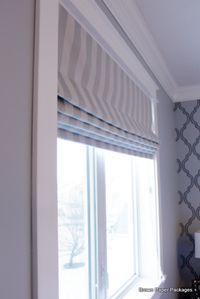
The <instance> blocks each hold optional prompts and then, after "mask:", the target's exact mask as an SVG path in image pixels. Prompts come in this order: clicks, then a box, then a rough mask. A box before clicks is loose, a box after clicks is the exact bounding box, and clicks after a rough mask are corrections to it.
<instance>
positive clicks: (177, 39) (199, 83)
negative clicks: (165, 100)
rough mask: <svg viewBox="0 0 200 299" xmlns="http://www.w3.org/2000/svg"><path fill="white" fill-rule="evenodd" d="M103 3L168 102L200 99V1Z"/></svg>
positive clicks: (173, 0)
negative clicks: (163, 92)
mask: <svg viewBox="0 0 200 299" xmlns="http://www.w3.org/2000/svg"><path fill="white" fill-rule="evenodd" d="M104 2H105V3H106V5H107V6H108V8H109V9H110V11H111V12H112V13H113V15H114V16H115V18H116V19H117V20H118V22H119V23H120V25H121V26H122V28H123V29H124V31H125V32H126V34H127V35H128V36H129V38H130V39H131V40H132V42H133V44H134V45H135V46H136V48H137V49H138V51H139V52H140V54H141V55H142V56H143V58H144V60H145V61H146V63H147V64H148V65H149V67H150V68H151V70H152V72H153V73H154V75H155V76H156V77H157V79H158V80H159V81H160V83H161V85H162V86H163V88H164V89H165V90H166V92H167V93H168V95H169V96H170V97H171V98H172V100H173V101H186V100H193V99H197V98H200V0H166V1H164V0H125V1H121V0H114V1H113V0H104ZM122 2H123V3H122Z"/></svg>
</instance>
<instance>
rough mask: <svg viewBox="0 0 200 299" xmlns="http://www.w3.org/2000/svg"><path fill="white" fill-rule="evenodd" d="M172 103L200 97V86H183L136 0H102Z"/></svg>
mask: <svg viewBox="0 0 200 299" xmlns="http://www.w3.org/2000/svg"><path fill="white" fill-rule="evenodd" d="M103 2H104V3H105V5H106V6H107V8H108V9H109V10H110V12H111V13H112V14H113V16H114V17H115V19H116V20H117V22H118V23H119V24H120V26H121V27H122V28H123V30H124V32H125V33H126V35H127V36H128V38H129V39H130V40H131V42H132V43H133V45H134V46H135V48H136V49H137V51H138V52H139V53H140V55H141V56H142V58H143V59H144V61H145V63H146V64H147V65H148V67H149V68H150V70H151V71H152V73H153V74H154V76H155V77H156V79H157V80H158V81H159V83H160V84H161V86H162V87H163V89H164V90H165V91H166V93H167V94H168V96H169V97H170V98H171V100H172V101H173V102H177V101H189V100H194V99H197V98H200V86H186V87H180V86H178V84H177V83H176V81H175V80H174V78H173V76H172V74H171V73H170V71H169V69H168V67H167V64H166V62H165V60H164V58H163V56H162V54H161V52H160V50H159V49H158V47H157V45H156V42H155V40H154V37H153V36H152V34H151V32H150V31H149V29H148V28H147V25H146V23H145V20H144V18H143V16H142V14H141V12H140V10H139V8H138V6H137V4H136V3H135V2H134V1H133V0H126V1H121V0H115V1H113V0H103Z"/></svg>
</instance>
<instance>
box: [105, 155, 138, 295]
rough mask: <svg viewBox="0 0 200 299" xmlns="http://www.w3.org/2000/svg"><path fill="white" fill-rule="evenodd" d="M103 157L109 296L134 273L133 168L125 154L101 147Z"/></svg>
mask: <svg viewBox="0 0 200 299" xmlns="http://www.w3.org/2000/svg"><path fill="white" fill-rule="evenodd" d="M104 158H105V178H106V223H107V271H108V276H109V289H108V295H109V296H111V295H113V294H114V293H115V292H116V291H117V290H118V289H119V288H120V287H121V286H123V284H125V283H126V281H127V280H129V279H130V278H131V277H132V276H133V275H134V274H135V269H134V255H135V252H134V242H133V237H134V229H133V228H134V226H133V194H132V168H131V157H130V156H128V155H124V154H119V153H113V152H109V151H104ZM119 269H120V270H119Z"/></svg>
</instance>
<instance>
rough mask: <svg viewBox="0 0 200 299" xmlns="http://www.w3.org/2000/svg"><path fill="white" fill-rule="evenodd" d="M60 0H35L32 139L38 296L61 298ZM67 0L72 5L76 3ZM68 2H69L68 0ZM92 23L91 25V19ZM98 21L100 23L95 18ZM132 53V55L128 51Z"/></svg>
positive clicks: (149, 86) (147, 85)
mask: <svg viewBox="0 0 200 299" xmlns="http://www.w3.org/2000/svg"><path fill="white" fill-rule="evenodd" d="M58 2H59V0H36V12H35V49H34V53H35V57H34V88H33V138H32V297H33V299H58V249H57V242H55V240H57V202H56V200H55V199H56V145H57V101H56V99H57V52H58V47H57V45H58V5H59V3H58ZM68 2H69V3H70V5H71V7H72V2H71V1H68ZM90 2H91V1H89V0H87V5H89V3H90ZM92 2H93V1H92ZM75 3H76V7H75V8H76V9H75V11H76V13H77V15H76V19H77V18H78V16H79V18H80V20H83V14H81V10H82V4H83V3H82V0H81V1H79V0H74V1H73V4H75ZM81 3H82V4H81ZM87 5H86V3H85V2H84V10H83V11H84V13H86V14H85V15H84V20H86V21H88V20H87V18H89V17H91V16H93V14H90V10H87ZM64 6H66V2H65V4H64ZM92 7H93V9H94V8H95V5H94V3H93V4H92ZM68 9H69V8H68ZM96 9H97V7H96ZM72 10H73V9H72ZM98 20H99V17H98ZM102 20H103V19H102ZM102 22H104V21H102ZM89 24H90V25H92V24H91V20H90V22H89ZM93 26H94V27H95V23H94V24H93ZM100 27H101V24H99V28H100ZM101 28H102V29H101V36H102V37H103V36H104V35H105V32H107V30H108V28H107V27H106V30H104V29H103V28H105V26H103V27H101ZM110 28H111V27H110ZM95 29H96V28H95ZM99 33H100V32H99ZM102 34H103V35H102ZM114 35H115V40H116V41H117V39H116V38H117V36H118V37H119V35H118V34H116V32H115V33H114ZM109 40H110V41H111V40H112V39H110V38H109V37H108V36H107V37H106V41H109ZM120 40H121V37H120V38H119V40H118V44H120ZM124 45H125V44H124V42H123V47H125V48H123V49H121V54H120V53H117V55H119V56H122V54H123V56H124V51H129V50H130V49H129V50H128V49H127V48H126V46H124ZM115 49H118V47H115ZM132 54H133V53H132ZM128 57H130V56H129V55H128ZM132 58H133V56H132ZM130 61H134V68H135V67H136V66H137V67H136V68H135V72H136V71H137V70H139V72H137V73H138V74H139V77H134V76H135V75H136V73H135V74H134V73H133V77H134V79H135V80H136V81H137V83H138V84H139V83H140V84H139V85H141V86H142V89H143V90H145V92H146V93H147V94H148V95H150V96H151V98H152V99H153V100H154V99H156V91H157V85H156V84H155V82H154V81H153V80H152V79H151V78H150V76H149V75H148V74H147V72H146V70H145V69H144V67H143V66H142V64H141V63H140V62H139V61H137V60H135V58H134V59H133V60H130ZM130 61H129V59H128V61H126V65H127V64H129V62H130ZM141 79H144V80H141ZM141 82H142V84H141ZM47 132H48V134H47ZM158 174H159V173H158ZM158 179H159V176H158ZM158 188H159V183H158ZM159 193H160V191H159ZM47 207H48V209H47ZM160 212H161V211H160ZM160 215H161V213H160ZM160 217H161V216H160ZM160 240H161V237H160ZM161 247H162V240H161ZM161 254H162V248H161ZM161 265H162V256H161Z"/></svg>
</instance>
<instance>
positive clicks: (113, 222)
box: [57, 139, 161, 299]
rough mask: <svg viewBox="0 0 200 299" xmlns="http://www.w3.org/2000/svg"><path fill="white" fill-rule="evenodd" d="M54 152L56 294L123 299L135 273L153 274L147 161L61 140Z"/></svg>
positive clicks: (154, 231) (72, 298) (152, 204)
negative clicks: (56, 217) (56, 216)
mask: <svg viewBox="0 0 200 299" xmlns="http://www.w3.org/2000/svg"><path fill="white" fill-rule="evenodd" d="M99 153H100V155H99ZM57 155H58V158H57V175H58V177H57V179H58V240H59V299H80V298H81V299H107V298H110V299H111V298H112V299H114V298H119V296H121V297H120V298H123V294H126V292H127V291H128V289H130V288H131V287H134V284H135V281H136V279H138V278H139V277H140V278H141V277H145V278H149V279H154V280H155V281H156V280H158V279H159V277H160V275H161V272H160V256H159V252H160V249H159V223H158V207H157V196H156V175H155V161H154V159H147V158H141V157H136V156H131V155H126V154H121V153H117V152H111V151H108V150H101V149H97V148H93V147H90V146H87V145H84V144H80V143H75V142H71V141H66V140H64V139H58V148H57ZM99 156H101V159H100V158H99ZM102 157H103V158H102ZM97 190H99V191H98V192H97ZM98 219H101V220H102V219H103V221H104V220H105V222H106V223H105V228H106V229H105V231H104V230H103V229H102V227H100V226H101V224H100V223H102V222H101V221H99V220H98ZM152 271H153V272H152ZM102 289H106V295H105V292H102ZM102 294H104V295H102Z"/></svg>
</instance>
